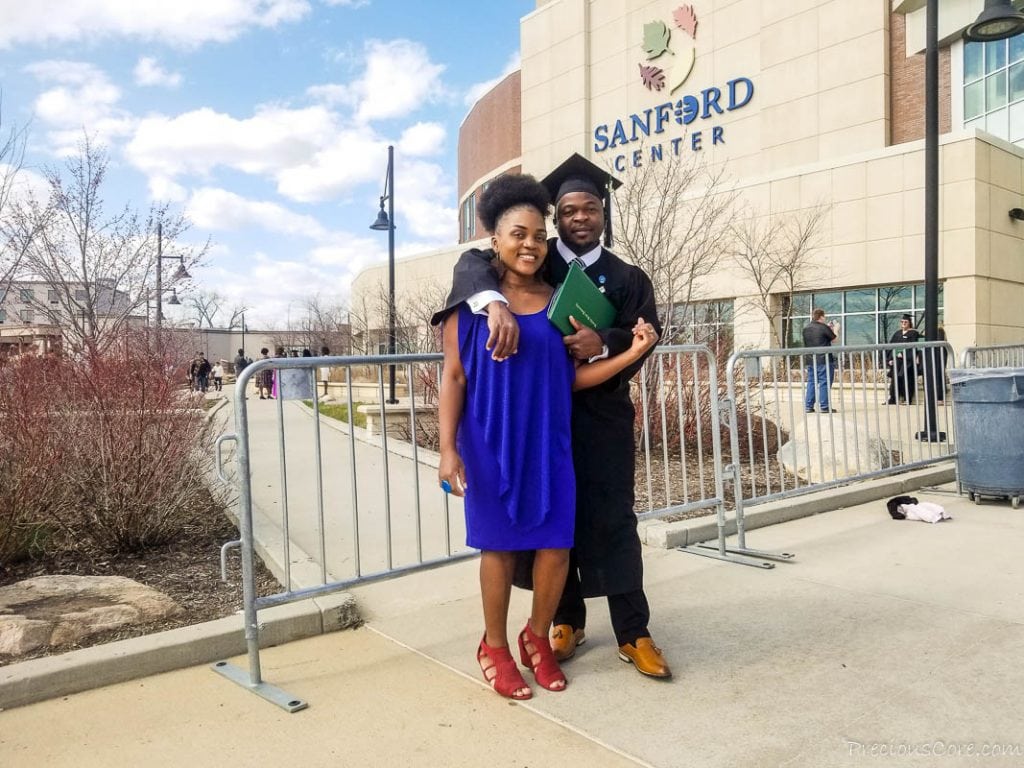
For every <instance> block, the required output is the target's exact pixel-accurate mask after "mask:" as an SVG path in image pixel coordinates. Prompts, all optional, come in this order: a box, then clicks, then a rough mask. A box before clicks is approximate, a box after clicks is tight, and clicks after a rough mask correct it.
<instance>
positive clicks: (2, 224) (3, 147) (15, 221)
mask: <svg viewBox="0 0 1024 768" xmlns="http://www.w3.org/2000/svg"><path fill="white" fill-rule="evenodd" d="M0 133H2V134H3V135H2V138H0V299H2V297H3V296H4V295H5V292H6V291H7V290H9V289H10V287H11V282H12V281H13V280H14V278H15V276H16V274H17V272H18V269H19V268H20V267H21V262H22V260H23V259H24V257H25V251H26V250H27V248H28V246H29V245H30V244H31V243H32V241H33V239H35V236H36V234H37V228H38V227H39V226H40V225H41V224H42V222H36V223H35V224H36V227H35V228H30V229H29V230H28V231H25V232H23V231H22V230H21V226H22V224H23V223H24V222H21V221H20V219H19V217H17V216H14V215H12V214H13V208H14V202H15V196H16V184H17V182H18V176H19V174H20V173H21V169H22V167H23V166H24V162H25V141H26V139H27V138H28V132H27V130H26V129H25V128H24V127H18V126H16V125H15V126H12V127H11V128H9V129H7V130H6V131H4V130H3V117H2V102H0Z"/></svg>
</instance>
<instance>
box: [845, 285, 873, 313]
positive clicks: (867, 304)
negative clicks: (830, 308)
mask: <svg viewBox="0 0 1024 768" xmlns="http://www.w3.org/2000/svg"><path fill="white" fill-rule="evenodd" d="M874 310H875V289H874V288H866V289H863V290H860V291H846V311H847V312H873V311H874Z"/></svg>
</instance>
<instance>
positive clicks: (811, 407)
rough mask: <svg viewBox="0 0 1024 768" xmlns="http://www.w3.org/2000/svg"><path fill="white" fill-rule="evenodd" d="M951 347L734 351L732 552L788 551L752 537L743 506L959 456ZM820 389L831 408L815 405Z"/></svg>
mask: <svg viewBox="0 0 1024 768" xmlns="http://www.w3.org/2000/svg"><path fill="white" fill-rule="evenodd" d="M951 353H952V348H951V347H950V346H949V344H947V343H945V342H915V343H914V344H913V345H901V344H875V345H859V346H843V347H817V348H812V349H806V348H805V349H781V350H780V349H772V350H751V351H742V352H735V353H733V354H732V356H731V357H730V358H729V361H728V363H727V365H726V373H727V382H728V387H727V396H726V397H727V401H728V404H729V449H728V461H729V462H730V463H729V464H728V465H727V466H726V467H725V468H724V471H725V472H726V474H728V475H729V476H730V477H731V479H732V486H733V489H734V500H735V505H736V533H737V539H738V542H737V544H738V546H737V547H736V548H735V550H731V551H736V552H739V553H743V554H750V555H753V556H756V557H773V556H775V557H779V556H780V555H784V554H785V553H772V552H762V551H758V550H752V549H749V548H748V547H747V546H746V538H745V529H744V524H743V513H744V508H745V507H747V506H751V505H755V504H760V503H763V502H767V501H772V500H777V499H782V498H787V497H792V496H796V495H801V494H805V493H810V492H812V491H819V490H823V489H827V488H834V487H838V486H841V485H846V484H849V483H851V482H854V481H857V480H866V479H869V478H873V477H882V476H886V475H891V474H895V473H898V472H904V471H907V470H909V469H914V468H917V467H924V466H928V465H931V464H935V463H938V462H944V461H949V460H952V459H954V458H955V457H956V453H955V450H954V446H953V439H952V426H953V419H952V409H951V406H950V403H949V400H948V399H947V398H946V397H945V391H946V385H945V378H946V377H945V367H946V363H947V360H948V359H949V355H950V354H951ZM830 356H834V357H832V358H830ZM832 359H834V363H832V362H831V360H832ZM818 376H823V377H824V378H823V383H824V391H823V390H822V388H821V386H820V383H819V381H818V380H817V379H816V377H818ZM918 378H921V379H922V382H921V383H920V384H919V382H918ZM812 394H813V397H812ZM823 394H824V395H825V396H827V398H828V404H829V405H828V408H827V410H826V409H823V408H821V407H820V405H819V401H821V400H822V395H823ZM919 395H920V396H919ZM901 399H902V400H904V401H906V405H903V404H900V400H901ZM815 406H818V407H815Z"/></svg>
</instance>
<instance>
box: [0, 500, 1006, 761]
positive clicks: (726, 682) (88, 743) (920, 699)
mask: <svg viewBox="0 0 1024 768" xmlns="http://www.w3.org/2000/svg"><path fill="white" fill-rule="evenodd" d="M918 495H919V497H920V498H925V499H929V500H934V501H936V502H938V503H940V504H943V505H944V506H945V507H946V508H947V510H949V511H950V512H951V513H952V514H953V516H954V520H953V521H951V522H947V523H942V524H939V525H927V524H924V523H916V522H897V521H893V520H890V519H889V516H888V514H887V512H886V510H885V505H884V503H883V502H872V503H869V504H864V505H861V506H858V507H851V508H849V509H843V510H837V511H835V512H830V513H827V514H822V515H817V516H814V517H808V518H804V519H801V520H795V521H791V522H788V523H785V524H782V525H777V526H772V527H770V528H764V529H760V530H758V531H757V532H756V541H754V542H753V543H754V544H755V545H756V546H758V547H762V548H778V549H786V550H790V551H795V552H796V554H797V559H796V561H795V562H792V563H786V564H780V565H779V566H778V567H777V568H775V569H774V570H771V571H763V570H759V569H754V568H746V567H742V566H738V565H733V564H726V563H721V562H718V561H715V560H709V559H705V558H699V557H695V556H693V555H689V554H685V553H680V552H677V551H674V550H647V551H646V553H645V555H646V561H645V562H646V574H647V575H646V580H647V585H648V592H649V596H650V599H651V604H652V607H653V612H654V618H653V625H652V629H653V631H654V633H655V636H656V639H657V640H658V642H659V644H661V645H662V646H663V647H664V649H665V652H666V655H667V656H668V658H669V660H670V661H671V663H672V665H673V668H674V670H675V673H676V675H675V678H674V679H673V680H671V681H669V682H661V681H654V680H647V679H643V678H641V677H640V676H639V675H637V674H636V673H635V671H633V670H632V668H631V667H629V666H628V665H626V664H623V663H621V662H620V661H619V660H618V659H617V657H616V653H615V647H614V644H613V643H614V641H613V639H612V636H611V632H610V628H609V626H608V620H607V613H606V610H605V608H604V606H603V605H602V603H601V601H591V603H590V605H591V609H592V614H591V618H590V622H589V625H588V636H589V638H590V639H589V642H588V643H587V645H585V646H583V647H582V648H581V649H580V653H579V654H578V657H577V658H576V659H575V660H573V661H572V662H570V663H568V664H567V665H566V672H567V674H568V676H569V681H570V684H569V688H568V690H567V691H565V692H564V693H559V694H553V693H548V692H546V691H538V692H537V694H536V696H535V698H534V699H533V700H532V701H530V702H526V703H523V704H512V703H509V702H507V701H505V700H503V699H501V698H499V697H498V696H496V695H495V694H493V693H491V692H490V691H488V690H486V689H485V688H484V686H483V683H482V682H481V681H480V680H479V672H478V671H477V669H476V666H475V662H474V659H473V653H474V649H475V647H476V642H477V640H478V639H479V635H480V632H481V616H480V608H479V599H478V597H477V591H476V590H477V584H476V573H475V563H474V562H472V561H469V562H463V563H459V564H456V565H453V566H449V567H446V568H443V569H440V570H437V571H432V572H428V573H422V574H418V575H412V576H408V577H405V578H402V579H400V580H397V581H392V582H386V583H381V584H375V585H371V586H366V587H362V588H360V589H358V590H357V599H358V600H359V602H360V605H361V607H362V609H363V611H364V614H365V615H366V616H367V617H368V623H367V626H365V627H364V628H362V629H359V630H355V631H348V632H338V633H333V634H329V635H323V636H320V637H316V638H314V639H310V640H303V641H299V642H294V643H289V644H287V645H284V646H281V647H277V648H270V649H267V650H266V651H265V652H264V653H263V655H262V659H263V667H264V678H265V679H266V680H267V681H268V682H270V683H273V684H275V685H278V686H280V687H282V688H284V689H285V690H287V691H288V692H289V693H291V694H293V695H295V696H298V697H301V698H303V699H306V700H307V701H309V703H310V708H309V709H308V710H305V711H302V712H299V713H296V714H291V715H289V714H285V713H284V712H282V711H280V710H278V709H277V708H275V707H273V706H272V705H270V704H268V703H266V702H265V701H263V700H261V699H259V698H258V697H256V696H254V695H252V694H250V693H248V692H246V691H245V690H243V689H241V688H239V687H237V686H235V685H233V684H232V683H230V682H228V681H226V680H225V679H223V678H221V677H220V676H218V675H216V674H214V673H213V672H212V671H210V670H209V668H208V667H207V666H205V665H204V666H201V667H197V668H193V669H186V670H181V671H177V672H172V673H167V674H163V675H158V676H154V677H149V678H145V679H142V680H138V681H135V682H130V683H124V684H120V685H116V686H111V687H108V688H104V689H100V690H95V691H90V692H86V693H82V694H77V695H74V696H69V697H66V698H63V699H59V700H52V701H48V702H43V703H41V704H35V705H31V706H26V707H22V708H19V709H14V710H10V711H6V712H2V713H0V765H3V766H4V768H21V767H22V766H25V767H26V768H28V767H31V768H37V767H38V766H48V767H56V766H76V768H88V767H89V766H116V765H147V766H161V765H168V766H170V765H174V766H179V765H196V766H224V765H231V766H233V765H247V766H249V765H251V766H264V765H267V766H269V765H282V764H290V765H306V766H321V765H324V766H326V765H332V766H333V765H372V766H377V765H380V766H392V765H395V766H398V765H401V766H480V765H490V766H542V765H551V764H556V763H557V764H571V765H587V766H612V767H617V766H631V765H650V766H659V767H668V766H694V765H697V766H710V767H714V766H723V767H725V766H729V767H730V768H731V767H732V766H791V767H797V766H807V767H808V768H812V767H813V768H820V767H822V766H849V765H899V766H933V765H956V766H959V765H984V766H1019V765H1021V764H1024V725H1022V722H1024V721H1022V719H1021V716H1020V712H1021V711H1022V710H1024V669H1022V667H1021V664H1020V659H1021V657H1022V654H1024V563H1022V560H1021V558H1020V555H1019V551H1018V550H1019V546H1018V545H1017V542H1019V541H1021V539H1022V534H1024V514H1022V513H1020V512H1016V511H1013V510H1011V509H1010V508H1009V505H1008V504H1006V503H990V504H984V505H980V506H977V505H972V504H970V503H969V502H967V501H966V499H961V498H958V497H956V496H955V495H952V494H951V493H949V492H948V489H947V492H942V493H932V494H928V493H920V494H918ZM526 597H527V596H526V595H524V594H522V593H517V594H516V595H515V597H514V601H513V607H512V612H511V615H512V617H513V619H512V622H511V623H512V625H513V627H514V626H516V625H518V624H520V623H521V621H522V620H523V619H524V618H525V615H526V611H527V610H528V605H527V600H526ZM238 663H240V664H242V665H244V659H239V660H238ZM1005 748H1008V749H1010V750H1011V751H1012V750H1016V753H1015V754H1010V755H1005V754H1003V755H998V756H990V755H991V753H992V752H993V751H996V752H1001V751H1003V750H1004V749H1005ZM893 752H896V753H897V754H898V755H900V756H898V757H889V756H888V755H890V754H892V753H893ZM908 752H913V753H914V754H913V755H910V756H903V755H905V754H906V753H908ZM901 753H902V754H901ZM975 753H976V754H977V755H978V757H972V756H970V755H971V754H975ZM986 753H987V756H984V757H982V756H983V755H985V754H986ZM936 754H937V755H939V757H936V756H934V755H936Z"/></svg>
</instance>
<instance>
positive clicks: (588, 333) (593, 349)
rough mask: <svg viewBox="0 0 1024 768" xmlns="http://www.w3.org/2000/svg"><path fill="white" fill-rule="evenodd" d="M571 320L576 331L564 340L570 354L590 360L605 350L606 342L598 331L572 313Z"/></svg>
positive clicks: (579, 358) (578, 358) (580, 358)
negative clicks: (578, 319)
mask: <svg viewBox="0 0 1024 768" xmlns="http://www.w3.org/2000/svg"><path fill="white" fill-rule="evenodd" d="M569 322H570V323H572V327H573V328H575V329H576V333H574V334H572V335H571V336H566V337H565V338H563V339H562V341H563V342H564V343H565V348H566V349H568V350H569V354H570V355H572V356H573V357H575V358H576V359H577V360H589V359H590V358H592V357H594V356H595V355H600V354H601V353H602V352H604V342H603V341H602V340H601V337H600V336H598V335H597V331H595V330H594V329H593V328H588V327H587V326H585V325H583V324H582V323H580V322H578V321H577V320H576V318H575V317H573V316H572V315H569Z"/></svg>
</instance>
